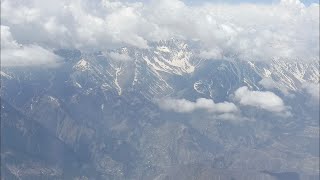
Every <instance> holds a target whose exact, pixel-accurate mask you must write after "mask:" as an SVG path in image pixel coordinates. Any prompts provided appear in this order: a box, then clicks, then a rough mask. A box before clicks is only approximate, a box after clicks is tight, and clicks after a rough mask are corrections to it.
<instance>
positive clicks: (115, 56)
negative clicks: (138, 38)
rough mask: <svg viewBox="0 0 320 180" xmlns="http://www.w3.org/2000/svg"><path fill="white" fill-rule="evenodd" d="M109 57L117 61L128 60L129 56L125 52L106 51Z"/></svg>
mask: <svg viewBox="0 0 320 180" xmlns="http://www.w3.org/2000/svg"><path fill="white" fill-rule="evenodd" d="M108 55H109V56H110V58H111V59H114V60H118V61H130V60H131V58H130V56H129V55H128V54H125V53H117V52H110V53H108Z"/></svg>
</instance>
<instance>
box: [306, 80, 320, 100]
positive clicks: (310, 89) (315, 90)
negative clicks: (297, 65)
mask: <svg viewBox="0 0 320 180" xmlns="http://www.w3.org/2000/svg"><path fill="white" fill-rule="evenodd" d="M302 88H303V89H304V90H305V91H306V92H307V93H308V94H310V95H311V97H312V98H314V100H316V101H317V102H318V101H319V96H320V85H319V84H314V83H304V84H303V85H302Z"/></svg>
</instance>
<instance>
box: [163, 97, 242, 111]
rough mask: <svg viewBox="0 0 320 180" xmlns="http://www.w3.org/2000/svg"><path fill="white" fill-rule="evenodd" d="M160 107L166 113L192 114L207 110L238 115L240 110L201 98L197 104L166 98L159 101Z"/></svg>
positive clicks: (228, 103)
mask: <svg viewBox="0 0 320 180" xmlns="http://www.w3.org/2000/svg"><path fill="white" fill-rule="evenodd" d="M157 104H158V105H159V107H160V108H161V109H163V110H166V111H174V112H178V113H190V112H193V111H195V110H205V111H207V112H212V113H228V114H230V113H236V112H238V108H237V107H236V105H234V104H233V103H230V102H222V103H215V102H214V101H213V100H212V99H205V98H199V99H197V100H196V102H192V101H188V100H186V99H171V98H165V99H161V100H157Z"/></svg>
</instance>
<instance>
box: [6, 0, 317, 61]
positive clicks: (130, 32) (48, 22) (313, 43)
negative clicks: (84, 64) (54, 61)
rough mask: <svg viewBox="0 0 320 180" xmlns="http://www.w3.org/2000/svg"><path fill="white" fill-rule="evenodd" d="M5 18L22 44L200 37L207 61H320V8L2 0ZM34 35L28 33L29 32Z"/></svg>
mask: <svg viewBox="0 0 320 180" xmlns="http://www.w3.org/2000/svg"><path fill="white" fill-rule="evenodd" d="M1 10H2V12H1V20H2V21H1V22H2V24H3V25H6V26H9V27H11V29H12V34H13V36H14V38H15V39H16V40H17V42H19V43H20V44H23V45H24V44H39V45H42V46H49V47H51V48H61V47H72V48H80V49H85V50H93V49H94V50H105V49H109V48H114V47H119V46H135V47H138V48H148V42H150V41H159V40H164V39H169V38H181V39H185V40H190V41H198V42H200V43H199V44H201V47H200V49H201V50H200V53H199V56H200V57H202V58H206V59H229V58H235V59H249V60H269V59H289V60H292V59H293V60H296V59H299V60H314V59H316V60H318V59H319V56H318V54H319V31H318V24H319V13H318V12H319V5H318V4H312V5H309V6H305V5H304V4H302V3H301V2H300V1H298V0H281V1H280V2H278V3H274V4H213V3H204V4H201V5H196V6H192V5H187V4H185V3H184V2H183V1H180V0H161V1H147V2H146V1H142V2H132V1H130V2H126V1H112V0H94V1H91V0H74V1H70V0H59V1H48V0H27V1H20V0H2V1H1ZM26 34H27V35H26Z"/></svg>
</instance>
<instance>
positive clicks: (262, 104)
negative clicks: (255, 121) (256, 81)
mask: <svg viewBox="0 0 320 180" xmlns="http://www.w3.org/2000/svg"><path fill="white" fill-rule="evenodd" d="M234 95H235V99H236V100H237V101H238V102H239V103H240V104H242V105H245V106H253V107H257V108H261V109H264V110H267V111H270V112H275V113H287V107H286V106H285V105H284V103H283V101H282V99H281V98H280V97H279V96H277V95H276V94H274V93H273V92H270V91H251V90H249V89H248V87H246V86H243V87H240V88H239V89H237V90H236V91H235V94H234Z"/></svg>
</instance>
